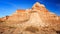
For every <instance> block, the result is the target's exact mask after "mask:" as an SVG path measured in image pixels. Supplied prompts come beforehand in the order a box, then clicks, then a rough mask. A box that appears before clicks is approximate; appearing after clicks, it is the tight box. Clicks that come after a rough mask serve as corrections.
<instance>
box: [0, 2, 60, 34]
mask: <svg viewBox="0 0 60 34" xmlns="http://www.w3.org/2000/svg"><path fill="white" fill-rule="evenodd" d="M0 34H60V16H57V15H56V14H54V13H52V12H49V11H48V10H47V9H46V8H45V6H44V5H43V4H40V3H39V2H36V3H35V4H34V5H33V7H32V9H27V10H17V11H16V12H15V13H13V14H12V15H11V16H7V17H4V18H0Z"/></svg>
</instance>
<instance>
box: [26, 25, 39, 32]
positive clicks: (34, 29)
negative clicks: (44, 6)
mask: <svg viewBox="0 0 60 34" xmlns="http://www.w3.org/2000/svg"><path fill="white" fill-rule="evenodd" d="M25 31H29V32H33V33H36V32H38V31H39V29H38V28H37V27H32V26H30V27H27V28H26V29H25Z"/></svg>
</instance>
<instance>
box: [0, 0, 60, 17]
mask: <svg viewBox="0 0 60 34" xmlns="http://www.w3.org/2000/svg"><path fill="white" fill-rule="evenodd" d="M36 2H40V3H41V4H44V5H45V6H46V8H47V9H48V10H49V11H50V12H54V13H56V14H57V15H59V16H60V0H0V17H3V16H6V15H11V14H12V13H14V12H15V11H16V10H17V9H24V10H25V9H29V8H32V6H33V4H34V3H36Z"/></svg>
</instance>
